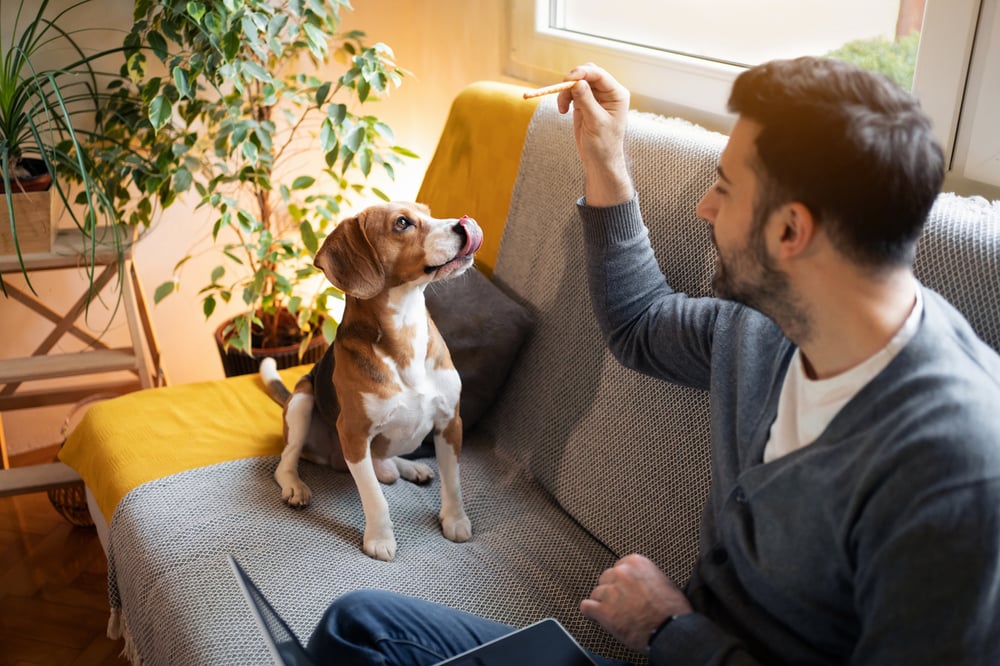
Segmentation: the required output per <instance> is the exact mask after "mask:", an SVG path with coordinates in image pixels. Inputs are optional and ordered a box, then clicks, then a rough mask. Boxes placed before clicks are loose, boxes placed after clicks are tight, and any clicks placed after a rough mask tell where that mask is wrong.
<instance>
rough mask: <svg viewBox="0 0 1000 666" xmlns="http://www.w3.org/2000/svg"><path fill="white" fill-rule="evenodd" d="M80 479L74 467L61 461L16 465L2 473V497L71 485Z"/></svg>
mask: <svg viewBox="0 0 1000 666" xmlns="http://www.w3.org/2000/svg"><path fill="white" fill-rule="evenodd" d="M80 480H81V479H80V475H79V474H77V473H76V472H75V471H74V470H73V468H72V467H69V466H68V465H66V464H64V463H61V462H53V463H45V464H44V465H28V466H27V467H14V468H13V469H7V470H4V471H3V472H2V473H0V497H6V496H7V495H19V494H22V493H35V492H40V491H42V490H48V489H50V488H60V487H62V486H71V485H73V484H74V483H79V482H80Z"/></svg>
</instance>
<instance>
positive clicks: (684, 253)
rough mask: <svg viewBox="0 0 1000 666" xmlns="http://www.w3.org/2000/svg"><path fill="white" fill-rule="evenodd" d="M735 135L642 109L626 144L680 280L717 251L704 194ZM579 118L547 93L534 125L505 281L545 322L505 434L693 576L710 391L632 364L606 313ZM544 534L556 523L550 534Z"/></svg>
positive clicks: (630, 542) (517, 189)
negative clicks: (579, 147) (586, 213)
mask: <svg viewBox="0 0 1000 666" xmlns="http://www.w3.org/2000/svg"><path fill="white" fill-rule="evenodd" d="M724 143H725V137H723V136H721V135H718V134H714V133H710V132H707V131H705V130H703V129H701V128H698V127H695V126H692V125H689V124H686V123H683V122H682V121H676V120H664V119H662V118H657V117H654V116H646V115H638V114H637V115H635V116H634V117H633V118H632V120H631V124H630V131H629V136H628V151H629V155H630V158H631V160H632V168H633V177H634V179H635V181H636V187H637V188H638V191H639V192H640V202H641V205H642V208H643V211H644V215H645V217H646V219H647V222H649V223H650V225H651V231H652V235H651V236H652V240H653V244H654V246H655V248H656V252H657V257H658V258H659V260H660V263H661V265H662V266H663V268H664V269H665V270H666V271H667V273H668V277H669V279H670V280H671V282H672V284H673V285H674V286H675V287H677V288H680V289H682V290H684V291H687V292H689V293H692V294H705V293H707V292H708V290H709V281H710V278H711V274H712V270H713V265H714V258H713V255H712V250H711V246H710V241H709V233H708V227H707V225H706V224H705V223H704V222H703V221H700V220H698V219H697V218H696V217H695V214H694V209H695V203H696V202H697V201H698V199H699V198H700V196H701V194H702V193H703V192H704V191H705V189H707V188H708V186H709V185H710V184H711V182H712V179H713V177H714V173H715V166H716V164H717V160H718V154H719V151H720V150H721V148H722V146H723V145H724ZM582 192H583V175H582V171H581V169H580V164H579V160H578V158H577V155H576V149H575V147H574V140H573V128H572V121H571V119H570V117H569V116H561V115H560V114H559V113H558V112H557V111H556V109H555V106H554V100H552V99H551V98H549V99H548V100H546V101H545V102H543V103H542V104H541V105H540V107H539V108H538V110H537V111H536V112H535V115H534V118H533V119H532V123H531V125H530V127H529V129H528V135H527V138H526V140H525V145H524V150H523V153H522V156H521V168H520V172H519V174H518V178H517V181H516V183H515V186H514V193H513V196H512V198H511V206H510V211H509V213H508V218H507V224H506V227H505V230H504V237H503V240H502V243H501V247H500V254H499V257H498V262H497V266H496V270H495V272H494V281H495V282H496V283H498V284H499V285H500V286H502V287H504V288H505V289H507V290H508V292H510V293H513V294H516V295H517V297H519V298H521V299H522V300H523V302H524V303H525V304H526V305H527V306H528V307H529V308H530V309H531V310H532V312H533V315H534V316H535V327H534V331H533V333H532V336H531V338H530V339H529V341H528V343H527V344H526V345H525V348H523V349H522V350H521V354H520V356H519V358H518V361H517V363H516V365H515V367H514V368H513V370H512V374H511V376H510V377H509V378H508V380H507V384H506V386H505V388H504V391H503V395H502V396H501V399H500V401H499V402H498V404H497V405H495V408H494V410H493V412H492V415H491V416H492V417H493V423H494V428H493V430H494V431H495V440H496V443H497V446H498V448H499V449H500V450H501V452H504V453H508V454H509V455H510V456H511V460H512V462H513V463H515V464H521V465H524V466H526V467H527V468H528V469H530V471H531V473H532V474H533V475H534V476H535V477H536V479H537V480H538V481H539V482H540V483H542V484H543V485H544V486H545V487H546V489H547V490H548V491H549V492H550V493H552V495H554V496H555V498H556V499H557V500H558V501H559V503H560V504H561V505H562V506H563V507H564V509H565V510H566V511H568V512H569V513H570V514H571V515H572V516H573V517H574V518H575V519H576V520H577V521H578V522H580V523H581V524H582V525H583V526H584V527H586V528H587V529H588V530H589V531H591V532H592V533H593V534H594V535H595V536H596V537H597V538H598V539H600V540H601V541H603V542H604V543H605V545H607V546H608V547H609V548H610V549H611V550H612V551H614V552H615V553H616V554H618V555H623V554H627V553H630V552H636V551H638V552H642V553H644V554H645V555H647V556H648V557H650V558H651V559H653V560H654V561H655V562H657V563H658V564H659V565H660V566H661V567H663V568H664V569H665V570H666V571H667V572H669V573H670V574H672V575H674V576H676V577H677V579H679V580H685V579H686V578H687V576H688V573H689V569H690V566H691V563H692V562H693V558H694V556H695V554H696V550H697V541H698V539H697V536H698V520H699V516H700V513H701V508H702V506H703V504H704V499H705V495H706V492H707V484H708V476H709V465H708V402H707V394H705V393H702V392H699V391H694V390H690V389H685V388H680V387H677V386H674V385H671V384H668V383H665V382H662V381H658V380H654V379H651V378H649V377H646V376H642V375H640V374H638V373H636V372H633V371H631V370H627V369H625V368H623V367H622V366H621V365H619V364H618V362H617V361H615V360H614V358H612V356H611V354H610V352H608V351H607V348H606V347H605V345H604V342H603V341H602V339H601V336H600V333H599V331H598V328H597V325H596V323H595V322H594V317H593V314H592V309H591V304H590V297H589V293H588V291H587V284H586V273H585V270H584V254H583V241H582V235H581V230H580V220H579V217H578V215H577V212H576V205H575V202H576V200H577V199H578V198H579V197H580V195H581V194H582ZM542 538H544V537H542Z"/></svg>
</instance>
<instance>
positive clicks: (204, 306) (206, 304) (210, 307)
mask: <svg viewBox="0 0 1000 666" xmlns="http://www.w3.org/2000/svg"><path fill="white" fill-rule="evenodd" d="M201 311H202V312H204V313H205V319H208V318H209V317H211V316H212V313H213V312H215V296H211V295H209V296H206V297H205V299H204V300H203V301H202V302H201Z"/></svg>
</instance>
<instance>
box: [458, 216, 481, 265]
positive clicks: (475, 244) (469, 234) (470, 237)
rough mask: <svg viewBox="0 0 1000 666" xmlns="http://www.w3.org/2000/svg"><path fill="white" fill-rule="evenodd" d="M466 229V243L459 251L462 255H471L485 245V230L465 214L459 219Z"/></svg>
mask: <svg viewBox="0 0 1000 666" xmlns="http://www.w3.org/2000/svg"><path fill="white" fill-rule="evenodd" d="M458 223H459V224H460V225H462V229H463V230H464V231H465V245H464V246H463V247H462V249H461V251H460V252H459V253H458V254H459V256H460V257H469V256H472V255H473V254H475V253H476V252H477V251H478V250H479V248H480V247H482V246H483V230H482V229H480V228H479V225H478V224H477V223H476V221H475V220H473V219H472V218H471V217H469V216H468V215H463V216H462V219H460V220H459V221H458Z"/></svg>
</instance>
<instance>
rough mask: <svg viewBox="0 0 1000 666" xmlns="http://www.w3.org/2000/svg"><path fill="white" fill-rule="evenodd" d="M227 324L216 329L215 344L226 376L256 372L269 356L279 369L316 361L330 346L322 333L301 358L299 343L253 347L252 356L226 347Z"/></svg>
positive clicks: (315, 338) (313, 340)
mask: <svg viewBox="0 0 1000 666" xmlns="http://www.w3.org/2000/svg"><path fill="white" fill-rule="evenodd" d="M227 324H229V322H228V321H225V322H223V323H222V325H221V326H219V327H218V328H217V329H215V345H216V347H217V348H218V350H219V357H220V358H221V359H222V369H223V370H224V371H225V373H226V377H237V376H239V375H250V374H254V373H256V372H257V371H258V370H259V368H260V362H261V360H262V359H264V358H266V357H268V356H270V357H271V358H273V359H274V360H275V362H277V364H278V369H279V370H283V369H285V368H291V367H293V366H296V365H302V364H311V363H315V362H316V361H318V360H319V359H320V358H322V357H323V353H324V352H325V351H326V348H327V347H328V346H329V345H328V344H327V342H326V338H324V337H323V335H322V334H317V335H315V336H313V339H312V341H311V342H310V343H309V346H308V347H306V351H305V353H304V354H303V356H302V358H301V359H300V358H299V345H298V344H294V345H287V346H284V347H270V348H257V347H254V348H252V349H251V351H252V352H253V355H252V356H251V355H249V354H247V353H246V352H243V351H241V350H239V349H234V348H232V347H230V348H229V349H226V348H225V345H224V344H223V343H222V331H223V329H225V327H226V325H227Z"/></svg>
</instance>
